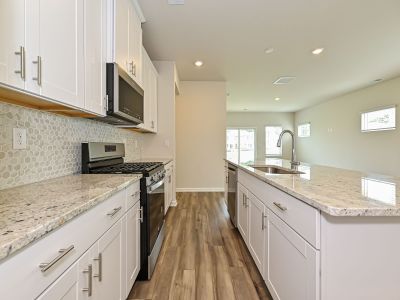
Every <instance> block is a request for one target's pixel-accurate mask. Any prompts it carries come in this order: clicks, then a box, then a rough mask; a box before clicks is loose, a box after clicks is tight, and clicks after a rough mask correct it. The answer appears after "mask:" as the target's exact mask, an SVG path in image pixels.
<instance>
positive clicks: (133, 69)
mask: <svg viewBox="0 0 400 300" xmlns="http://www.w3.org/2000/svg"><path fill="white" fill-rule="evenodd" d="M132 64H133V61H132ZM132 74H133V76H135V77H136V64H133V67H132Z"/></svg>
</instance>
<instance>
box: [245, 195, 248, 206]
mask: <svg viewBox="0 0 400 300" xmlns="http://www.w3.org/2000/svg"><path fill="white" fill-rule="evenodd" d="M244 205H245V206H246V207H249V197H247V196H246V195H244Z"/></svg>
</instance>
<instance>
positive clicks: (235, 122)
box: [227, 112, 294, 160]
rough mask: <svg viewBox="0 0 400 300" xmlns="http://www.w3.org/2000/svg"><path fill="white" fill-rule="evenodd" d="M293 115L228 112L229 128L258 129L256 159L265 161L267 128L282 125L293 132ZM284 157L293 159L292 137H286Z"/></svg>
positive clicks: (284, 140)
mask: <svg viewBox="0 0 400 300" xmlns="http://www.w3.org/2000/svg"><path fill="white" fill-rule="evenodd" d="M293 122H294V114H293V113H268V112H228V113H227V127H252V128H256V135H257V139H256V147H257V150H256V159H257V160H264V159H265V126H266V125H280V126H282V127H283V129H289V130H293ZM282 147H283V148H282V156H283V157H284V158H286V159H290V158H291V149H292V148H291V147H292V141H291V138H290V136H285V137H284V139H283V145H282Z"/></svg>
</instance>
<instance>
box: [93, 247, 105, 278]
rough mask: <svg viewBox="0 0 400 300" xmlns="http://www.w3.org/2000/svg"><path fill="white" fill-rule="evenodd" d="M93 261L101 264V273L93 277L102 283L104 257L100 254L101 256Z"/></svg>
mask: <svg viewBox="0 0 400 300" xmlns="http://www.w3.org/2000/svg"><path fill="white" fill-rule="evenodd" d="M93 260H94V261H97V262H98V264H99V273H97V274H94V275H93V277H95V278H98V279H99V281H100V282H101V279H102V278H103V255H102V254H101V253H99V256H98V257H97V258H93Z"/></svg>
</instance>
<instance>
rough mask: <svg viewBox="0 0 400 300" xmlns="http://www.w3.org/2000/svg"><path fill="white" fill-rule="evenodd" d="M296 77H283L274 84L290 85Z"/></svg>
mask: <svg viewBox="0 0 400 300" xmlns="http://www.w3.org/2000/svg"><path fill="white" fill-rule="evenodd" d="M294 79H296V77H293V76H282V77H279V78H278V79H277V80H275V81H274V84H288V83H291V82H292V81H293V80H294Z"/></svg>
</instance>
